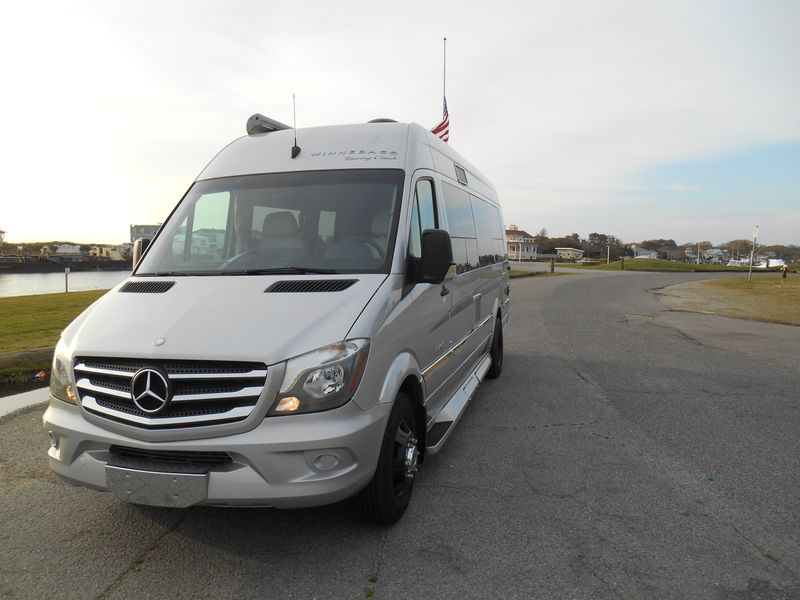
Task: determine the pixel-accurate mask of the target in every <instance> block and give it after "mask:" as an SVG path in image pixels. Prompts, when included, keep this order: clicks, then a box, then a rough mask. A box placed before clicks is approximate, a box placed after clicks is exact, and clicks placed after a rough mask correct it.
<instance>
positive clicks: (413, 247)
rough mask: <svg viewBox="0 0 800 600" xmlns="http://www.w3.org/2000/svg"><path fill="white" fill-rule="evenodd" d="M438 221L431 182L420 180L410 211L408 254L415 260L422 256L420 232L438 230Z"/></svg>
mask: <svg viewBox="0 0 800 600" xmlns="http://www.w3.org/2000/svg"><path fill="white" fill-rule="evenodd" d="M438 227H439V219H438V217H437V215H436V197H435V195H434V192H433V181H431V180H430V179H420V180H419V181H417V187H416V189H415V190H414V205H413V206H412V209H411V233H410V236H409V254H410V255H411V256H413V257H415V258H420V257H421V256H422V232H423V231H425V230H426V229H438Z"/></svg>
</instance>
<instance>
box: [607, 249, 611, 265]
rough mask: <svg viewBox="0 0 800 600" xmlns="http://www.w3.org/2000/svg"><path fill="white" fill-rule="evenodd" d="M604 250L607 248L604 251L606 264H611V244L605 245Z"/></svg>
mask: <svg viewBox="0 0 800 600" xmlns="http://www.w3.org/2000/svg"><path fill="white" fill-rule="evenodd" d="M606 250H607V252H606V264H607V265H610V264H611V246H606Z"/></svg>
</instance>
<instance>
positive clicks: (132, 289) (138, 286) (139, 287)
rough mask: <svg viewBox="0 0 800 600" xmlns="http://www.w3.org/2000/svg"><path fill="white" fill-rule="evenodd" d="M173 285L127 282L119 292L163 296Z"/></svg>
mask: <svg viewBox="0 0 800 600" xmlns="http://www.w3.org/2000/svg"><path fill="white" fill-rule="evenodd" d="M173 285H175V282H174V281H129V282H128V283H126V284H125V285H123V286H122V287H121V288H119V291H120V292H125V293H128V294H163V293H164V292H166V291H167V290H169V289H170V288H171V287H172V286H173Z"/></svg>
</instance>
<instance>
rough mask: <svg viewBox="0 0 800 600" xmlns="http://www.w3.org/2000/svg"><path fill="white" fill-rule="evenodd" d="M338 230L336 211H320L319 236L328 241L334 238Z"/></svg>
mask: <svg viewBox="0 0 800 600" xmlns="http://www.w3.org/2000/svg"><path fill="white" fill-rule="evenodd" d="M335 231H336V213H335V212H332V211H330V210H321V211H320V212H319V225H318V226H317V237H318V238H319V239H320V240H321V241H323V242H327V241H329V240H332V239H333V234H334V232H335Z"/></svg>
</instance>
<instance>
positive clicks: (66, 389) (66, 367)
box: [50, 340, 78, 404]
mask: <svg viewBox="0 0 800 600" xmlns="http://www.w3.org/2000/svg"><path fill="white" fill-rule="evenodd" d="M71 367H72V360H71V359H70V357H69V356H68V354H67V345H66V344H65V343H64V342H63V340H59V341H58V345H57V346H56V351H55V353H54V354H53V369H52V371H51V373H50V393H51V394H52V395H53V397H55V398H58V399H59V400H63V401H64V402H69V403H70V404H78V395H77V394H76V393H75V383H74V382H73V381H72V368H71Z"/></svg>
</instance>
